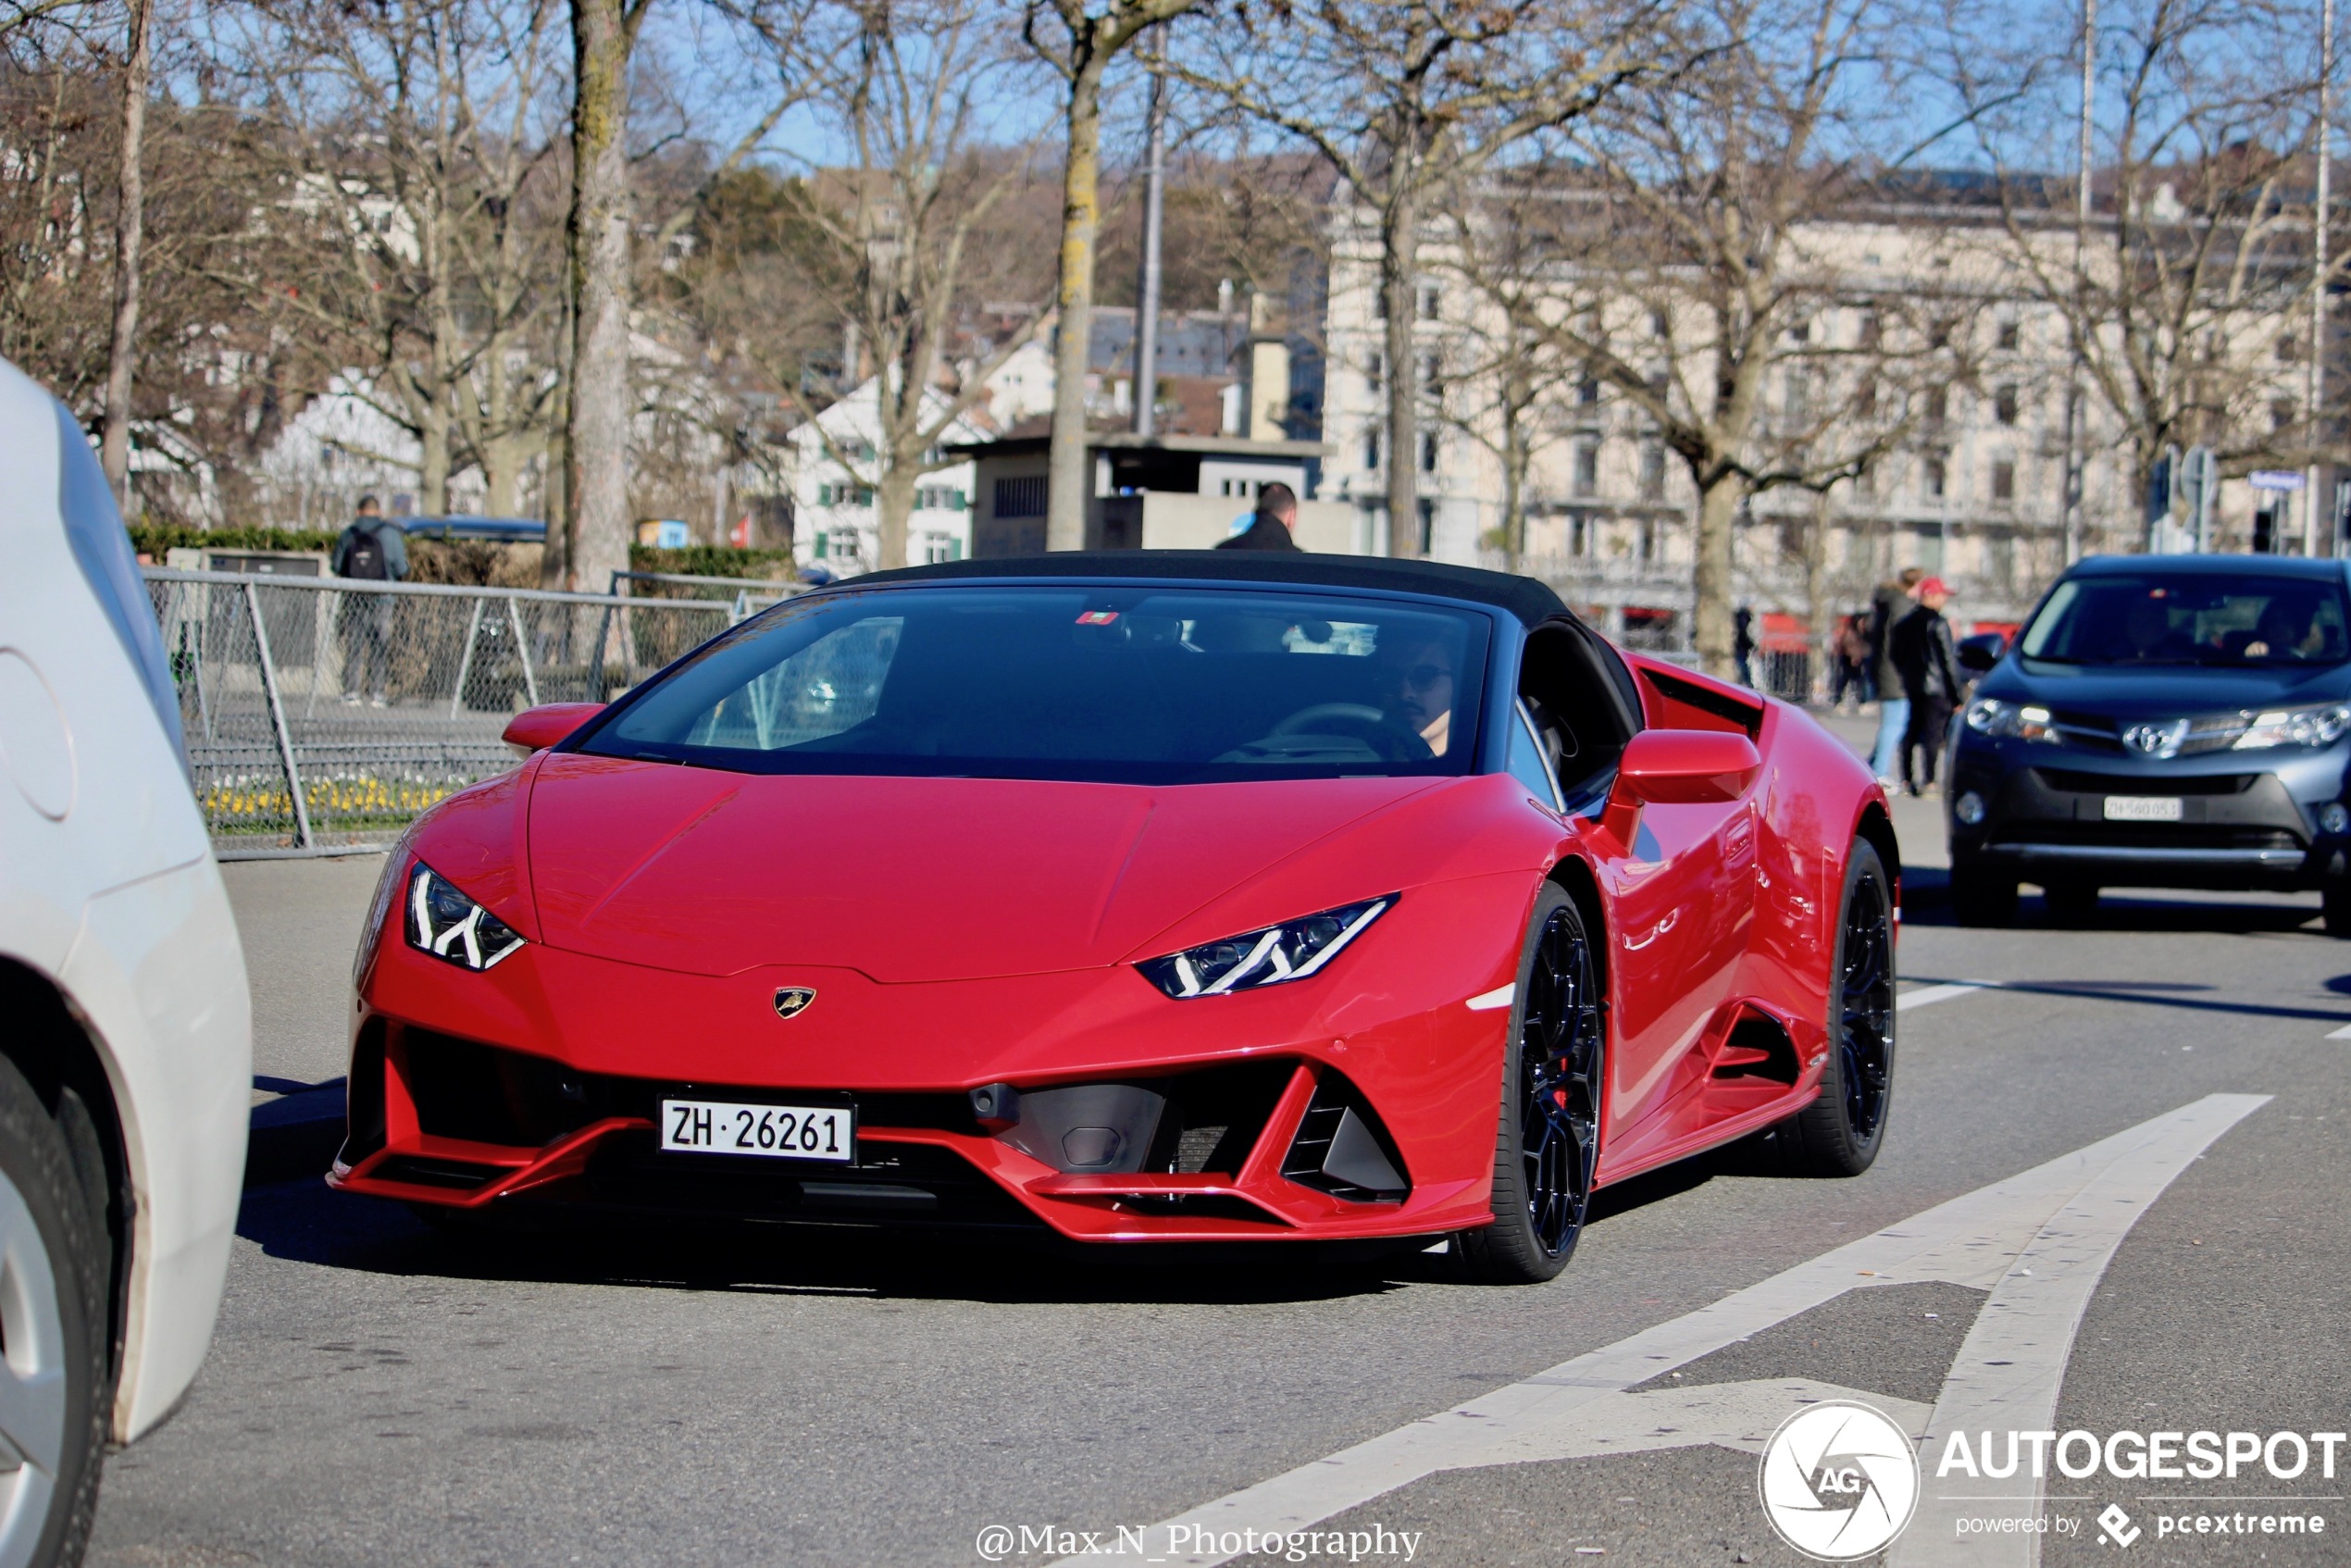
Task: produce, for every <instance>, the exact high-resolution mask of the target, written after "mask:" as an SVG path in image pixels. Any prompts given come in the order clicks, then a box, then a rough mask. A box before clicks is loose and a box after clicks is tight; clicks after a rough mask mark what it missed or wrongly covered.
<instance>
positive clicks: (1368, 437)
mask: <svg viewBox="0 0 2351 1568" xmlns="http://www.w3.org/2000/svg"><path fill="white" fill-rule="evenodd" d="M1363 467H1366V468H1376V467H1379V427H1378V426H1376V425H1374V426H1372V427H1371V428H1369V429H1366V430H1364V432H1363Z"/></svg>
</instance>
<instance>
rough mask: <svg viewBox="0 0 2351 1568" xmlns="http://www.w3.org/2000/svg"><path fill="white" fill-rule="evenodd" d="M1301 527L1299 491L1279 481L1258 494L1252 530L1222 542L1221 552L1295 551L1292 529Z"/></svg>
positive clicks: (1250, 522) (1296, 543)
mask: <svg viewBox="0 0 2351 1568" xmlns="http://www.w3.org/2000/svg"><path fill="white" fill-rule="evenodd" d="M1297 526H1298V492H1296V491H1294V490H1292V489H1290V487H1289V486H1287V485H1286V484H1284V483H1282V482H1281V480H1279V479H1275V481H1274V482H1273V483H1271V484H1269V485H1267V486H1266V487H1265V488H1264V489H1263V490H1261V491H1259V492H1257V511H1256V514H1255V515H1254V516H1251V517H1250V520H1249V527H1247V528H1245V529H1242V530H1241V531H1240V532H1238V533H1237V534H1235V535H1234V536H1233V537H1232V538H1230V539H1228V540H1225V541H1223V542H1221V543H1219V544H1218V545H1217V546H1216V548H1217V549H1219V550H1296V549H1297V548H1298V541H1297V540H1295V539H1293V538H1291V537H1290V529H1293V528H1296V527H1297Z"/></svg>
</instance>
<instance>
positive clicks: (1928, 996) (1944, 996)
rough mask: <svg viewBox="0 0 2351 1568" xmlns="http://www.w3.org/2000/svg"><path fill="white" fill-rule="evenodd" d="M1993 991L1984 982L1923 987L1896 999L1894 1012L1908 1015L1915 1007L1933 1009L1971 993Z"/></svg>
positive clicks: (1956, 982)
mask: <svg viewBox="0 0 2351 1568" xmlns="http://www.w3.org/2000/svg"><path fill="white" fill-rule="evenodd" d="M1989 989H1994V988H1993V987H1992V986H1991V984H1990V982H1988V981H1984V980H1962V981H1954V982H1953V983H1951V984H1950V985H1947V986H1921V987H1920V988H1919V989H1916V990H1914V991H1904V992H1903V993H1902V994H1901V995H1899V996H1897V997H1896V998H1895V999H1894V1011H1895V1012H1897V1013H1908V1012H1909V1010H1910V1009H1911V1008H1913V1007H1932V1006H1934V1004H1935V1003H1936V1002H1948V1001H1950V1000H1951V999H1952V998H1953V997H1955V996H1965V995H1967V994H1968V993H1969V992H1971V991H1980V990H1989Z"/></svg>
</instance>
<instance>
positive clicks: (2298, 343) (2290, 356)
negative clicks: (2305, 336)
mask: <svg viewBox="0 0 2351 1568" xmlns="http://www.w3.org/2000/svg"><path fill="white" fill-rule="evenodd" d="M2278 363H2279V364H2281V365H2299V364H2301V363H2302V339H2301V336H2300V335H2299V334H2298V333H2295V332H2288V333H2287V334H2286V335H2285V336H2283V337H2282V338H2280V339H2279V340H2278Z"/></svg>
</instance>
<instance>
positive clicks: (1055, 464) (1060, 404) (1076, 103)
mask: <svg viewBox="0 0 2351 1568" xmlns="http://www.w3.org/2000/svg"><path fill="white" fill-rule="evenodd" d="M1195 3H1196V0H1107V3H1106V4H1105V5H1104V6H1102V8H1101V10H1099V11H1097V10H1095V9H1093V8H1091V7H1090V6H1089V4H1088V0H1026V11H1025V13H1024V20H1023V23H1022V35H1023V36H1024V37H1025V38H1026V40H1027V41H1028V44H1029V46H1030V47H1031V48H1033V49H1035V50H1036V51H1037V53H1038V55H1039V56H1040V57H1042V58H1043V59H1044V60H1045V61H1046V63H1048V64H1049V65H1051V67H1052V68H1053V69H1054V70H1056V71H1058V72H1060V73H1061V78H1062V83H1063V86H1064V98H1063V104H1062V131H1063V150H1062V222H1061V283H1060V287H1059V289H1058V290H1057V292H1056V294H1055V298H1054V316H1055V320H1054V323H1053V325H1054V328H1055V330H1056V332H1057V333H1058V336H1057V337H1056V338H1055V340H1054V348H1053V434H1052V445H1051V456H1050V457H1049V458H1048V459H1047V474H1048V478H1047V479H1046V502H1045V545H1046V548H1047V549H1049V550H1076V549H1078V548H1080V547H1081V546H1083V545H1084V543H1085V542H1086V492H1087V489H1088V467H1087V463H1086V354H1087V349H1088V344H1089V342H1090V340H1091V339H1092V336H1093V328H1094V263H1095V255H1094V252H1095V240H1096V237H1097V235H1098V234H1099V232H1100V230H1101V157H1102V87H1103V81H1104V78H1105V77H1106V75H1107V74H1108V72H1109V70H1110V68H1111V65H1112V63H1113V61H1115V60H1116V59H1117V58H1118V56H1119V55H1120V54H1121V53H1123V52H1124V51H1125V50H1126V47H1127V46H1128V45H1129V44H1133V43H1134V42H1135V39H1136V38H1137V36H1138V35H1139V34H1140V33H1141V32H1142V31H1143V30H1144V29H1146V28H1148V27H1151V26H1152V25H1153V24H1154V23H1157V22H1163V21H1166V20H1169V19H1171V18H1175V17H1178V16H1181V15H1182V14H1183V13H1184V12H1186V11H1188V10H1189V9H1191V8H1192V6H1193V5H1194V4H1195Z"/></svg>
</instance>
